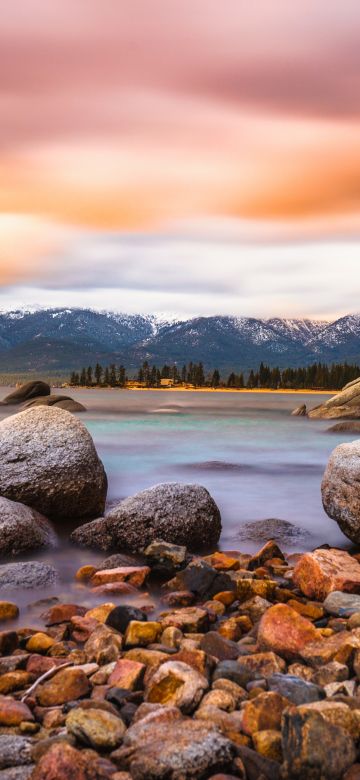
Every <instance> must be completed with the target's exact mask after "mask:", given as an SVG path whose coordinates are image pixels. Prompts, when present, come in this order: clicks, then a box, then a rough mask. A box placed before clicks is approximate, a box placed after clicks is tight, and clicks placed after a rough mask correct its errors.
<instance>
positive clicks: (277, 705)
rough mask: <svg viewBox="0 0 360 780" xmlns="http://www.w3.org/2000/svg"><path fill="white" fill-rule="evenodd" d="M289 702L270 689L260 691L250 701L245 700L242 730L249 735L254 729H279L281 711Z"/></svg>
mask: <svg viewBox="0 0 360 780" xmlns="http://www.w3.org/2000/svg"><path fill="white" fill-rule="evenodd" d="M288 706H289V702H288V700H287V699H285V698H284V697H283V696H280V694H279V693H275V692H274V691H270V692H269V693H260V694H259V695H258V696H256V698H255V699H253V700H252V701H247V702H246V703H245V705H244V709H243V720H242V730H243V732H244V733H245V734H248V735H249V736H250V737H251V735H252V734H254V733H255V732H256V731H262V730H263V729H275V730H277V731H280V726H281V717H282V713H283V712H284V710H285V709H286V707H288Z"/></svg>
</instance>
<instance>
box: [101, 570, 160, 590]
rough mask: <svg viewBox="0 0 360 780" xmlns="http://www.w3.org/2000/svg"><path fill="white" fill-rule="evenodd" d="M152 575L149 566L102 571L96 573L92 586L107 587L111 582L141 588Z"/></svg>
mask: <svg viewBox="0 0 360 780" xmlns="http://www.w3.org/2000/svg"><path fill="white" fill-rule="evenodd" d="M149 574H150V569H149V566H118V567H117V568H116V569H102V570H100V571H97V572H95V574H94V575H93V576H92V578H91V584H92V585H94V586H96V585H107V584H108V583H109V582H128V583H130V585H134V586H135V587H137V588H138V587H140V586H141V585H143V583H144V582H145V580H146V578H147V577H148V575H149Z"/></svg>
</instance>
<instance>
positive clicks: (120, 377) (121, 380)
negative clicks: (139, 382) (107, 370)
mask: <svg viewBox="0 0 360 780" xmlns="http://www.w3.org/2000/svg"><path fill="white" fill-rule="evenodd" d="M118 383H119V387H125V384H126V371H125V368H124V366H119V369H118Z"/></svg>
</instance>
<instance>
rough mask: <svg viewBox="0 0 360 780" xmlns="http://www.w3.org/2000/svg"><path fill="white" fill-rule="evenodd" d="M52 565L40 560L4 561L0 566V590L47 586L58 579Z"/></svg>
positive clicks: (53, 583)
mask: <svg viewBox="0 0 360 780" xmlns="http://www.w3.org/2000/svg"><path fill="white" fill-rule="evenodd" d="M58 577H59V575H58V572H57V571H56V569H55V568H54V566H50V564H48V563H41V562H40V561H25V562H21V563H20V562H19V563H5V564H4V565H3V566H0V592H1V593H3V592H4V591H11V590H22V589H24V590H28V589H29V588H31V589H33V588H48V587H50V586H52V585H55V584H56V582H57V581H58Z"/></svg>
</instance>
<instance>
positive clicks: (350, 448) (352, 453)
mask: <svg viewBox="0 0 360 780" xmlns="http://www.w3.org/2000/svg"><path fill="white" fill-rule="evenodd" d="M321 495H322V501H323V506H324V509H325V512H326V513H327V514H328V515H329V517H331V518H332V519H333V520H336V522H337V524H338V525H339V527H340V528H341V530H342V532H343V533H344V534H345V536H347V537H348V538H349V539H351V541H353V542H356V543H359V542H360V439H357V440H356V441H352V442H349V443H347V444H339V446H338V447H335V449H334V450H333V452H332V453H331V456H330V459H329V461H328V464H327V466H326V469H325V473H324V477H323V480H322V484H321Z"/></svg>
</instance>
